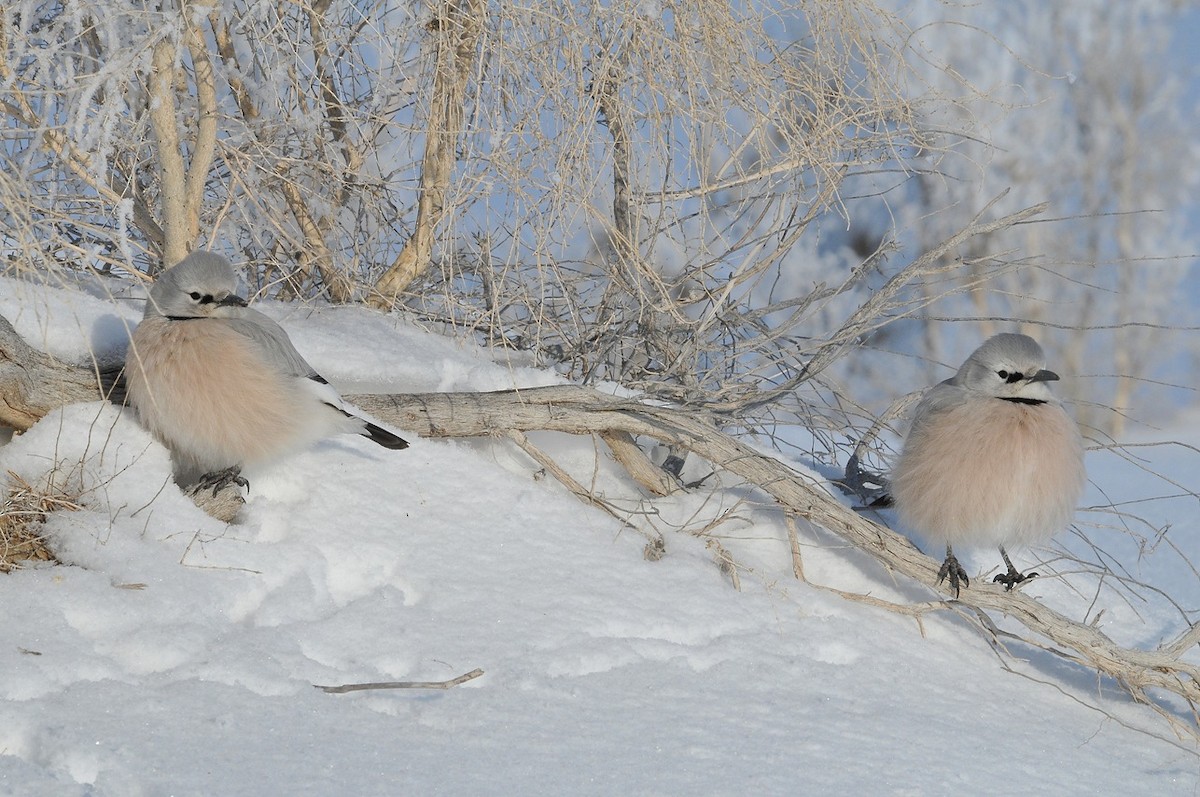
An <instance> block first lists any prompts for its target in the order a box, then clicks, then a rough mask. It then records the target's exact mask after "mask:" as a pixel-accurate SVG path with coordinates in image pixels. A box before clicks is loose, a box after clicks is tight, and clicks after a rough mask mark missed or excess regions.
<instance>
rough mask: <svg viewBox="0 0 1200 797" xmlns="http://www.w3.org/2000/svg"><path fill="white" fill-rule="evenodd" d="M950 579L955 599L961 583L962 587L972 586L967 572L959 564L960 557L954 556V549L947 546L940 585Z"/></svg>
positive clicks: (939, 573)
mask: <svg viewBox="0 0 1200 797" xmlns="http://www.w3.org/2000/svg"><path fill="white" fill-rule="evenodd" d="M947 576H948V577H949V578H950V589H952V590H954V597H956V598H957V597H958V591H959V583H960V582H961V584H962V586H964V587H969V586H971V579H969V578H967V571H966V570H963V566H962V565H960V564H959V563H958V557H956V556H955V555H954V549H952V548H951V547H950V546H949V545H947V546H946V561H944V562H942V567H941V569H939V570H938V583H939V584H941V583H942V582H943V581H945V580H946V577H947Z"/></svg>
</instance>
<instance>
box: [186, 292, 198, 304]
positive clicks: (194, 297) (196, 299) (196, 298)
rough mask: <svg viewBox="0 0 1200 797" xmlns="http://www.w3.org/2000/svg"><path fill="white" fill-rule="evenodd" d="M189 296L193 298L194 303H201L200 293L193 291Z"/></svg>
mask: <svg viewBox="0 0 1200 797" xmlns="http://www.w3.org/2000/svg"><path fill="white" fill-rule="evenodd" d="M188 296H191V297H192V300H193V301H196V302H198V301H200V291H192V292H191V293H189V294H188Z"/></svg>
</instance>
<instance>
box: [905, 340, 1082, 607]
mask: <svg viewBox="0 0 1200 797" xmlns="http://www.w3.org/2000/svg"><path fill="white" fill-rule="evenodd" d="M1058 379H1059V376H1058V374H1056V373H1055V372H1053V371H1050V370H1047V369H1046V357H1045V354H1044V353H1043V351H1042V347H1041V346H1040V345H1039V344H1038V343H1037V341H1035V340H1034V339H1033V338H1031V337H1029V336H1028V335H1020V334H1015V333H1011V332H1005V333H1001V334H998V335H994V336H993V337H991V338H988V340H986V341H985V342H984V343H983V345H981V346H980V347H979V348H978V349H976V350H975V351H974V352H973V353H972V354H971V356H970V357H968V358H967V359H966V361H965V362H964V363H963V364H962V367H960V368H959V369H958V372H957V373H956V374H955V375H954V376H953V377H951V378H950V379H947V380H946V381H944V382H941V383H940V384H938V385H935V386H934V387H933V388H931V389H930V390H929V391H928V392H927V393H926V394H925V396H924V397H923V398H922V399H921V401H920V402H919V403H918V404H917V408H916V410H915V411H914V412H913V416H912V423H911V426H910V428H909V431H908V435H907V437H906V439H905V441H904V445H903V448H902V450H901V452H900V456H899V458H898V459H897V461H896V464H895V466H894V467H893V469H892V473H891V484H890V489H891V496H892V501H893V505H894V506H895V508H896V511H897V514H898V516H899V518H900V520H901V522H902V523H903V524H904V525H905V526H906V527H908V528H910V529H913V530H916V531H918V532H923V533H924V535H925V536H926V537H928V538H929V539H930V540H932V541H935V542H939V543H945V545H946V558H945V560H944V561H943V563H942V566H941V568H940V570H939V571H938V583H939V584H940V583H942V581H944V580H945V579H946V578H949V580H950V588H951V590H952V591H953V593H954V596H955V598H958V597H959V596H960V584H961V586H970V579H969V578H968V577H967V573H966V571H965V570H964V569H963V567H962V565H961V564H960V563H959V561H958V559H957V558H956V557H955V555H954V546H955V545H961V546H984V545H994V546H996V547H998V548H999V549H1000V555H1001V556H1002V557H1003V558H1004V564H1005V566H1006V568H1007V572H1005V573H1000V574H998V575H997V576H996V577H995V579H993V580H994V581H995V582H997V583H1000V584H1003V585H1004V588H1005V589H1006V590H1011V589H1012V588H1013V587H1014V586H1015V585H1016V584H1019V583H1021V582H1023V581H1025V580H1027V579H1029V578H1033V577H1035V576H1036V575H1037V573H1028V574H1023V573H1021V572H1019V571H1018V570H1017V568H1015V567H1014V566H1013V563H1012V560H1011V559H1010V558H1009V555H1008V551H1007V550H1005V546H1009V545H1018V544H1030V543H1034V542H1038V541H1041V540H1044V539H1048V538H1049V537H1051V536H1053V535H1054V534H1055V533H1057V532H1059V531H1061V530H1062V529H1063V528H1065V527H1066V526H1067V525H1069V524H1070V522H1071V520H1072V518H1073V517H1074V514H1075V506H1076V504H1077V503H1078V502H1079V499H1080V497H1081V496H1082V495H1083V489H1084V485H1085V483H1086V481H1087V473H1086V470H1085V469H1084V462H1083V438H1082V436H1081V435H1080V433H1079V427H1078V426H1077V425H1076V424H1075V422H1074V421H1073V420H1072V419H1071V417H1070V416H1069V415H1068V414H1067V412H1066V410H1064V409H1063V406H1062V404H1061V402H1060V401H1059V400H1058V399H1057V398H1056V397H1055V396H1054V394H1053V393H1052V392H1051V390H1050V383H1051V382H1055V381H1058Z"/></svg>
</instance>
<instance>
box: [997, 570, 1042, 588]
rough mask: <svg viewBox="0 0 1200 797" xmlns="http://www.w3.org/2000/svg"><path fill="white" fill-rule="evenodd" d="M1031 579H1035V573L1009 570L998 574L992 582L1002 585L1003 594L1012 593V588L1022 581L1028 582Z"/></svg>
mask: <svg viewBox="0 0 1200 797" xmlns="http://www.w3.org/2000/svg"><path fill="white" fill-rule="evenodd" d="M1032 578H1037V573H1018V572H1017V571H1016V570H1015V569H1013V570H1009V571H1008V572H1007V573H999V574H997V575H996V577H995V578H993V579H992V581H993V582H994V583H996V584H1003V585H1004V591H1005V592H1012V588H1013V587H1015V586H1016V585H1017V584H1020V583H1021V582H1022V581H1029V580H1030V579H1032Z"/></svg>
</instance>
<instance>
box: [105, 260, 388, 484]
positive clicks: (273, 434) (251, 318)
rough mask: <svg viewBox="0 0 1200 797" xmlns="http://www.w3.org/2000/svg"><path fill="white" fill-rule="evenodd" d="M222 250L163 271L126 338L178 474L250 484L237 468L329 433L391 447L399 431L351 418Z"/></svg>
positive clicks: (145, 419) (140, 409)
mask: <svg viewBox="0 0 1200 797" xmlns="http://www.w3.org/2000/svg"><path fill="white" fill-rule="evenodd" d="M236 290H237V275H236V273H235V272H234V269H233V266H232V264H231V263H230V262H229V260H227V259H226V258H225V257H223V256H221V255H219V254H216V253H212V252H204V251H197V252H193V253H191V254H189V255H187V256H186V257H185V258H183V260H181V261H179V263H178V264H176V265H174V266H172V267H171V268H169V269H167V270H166V271H164V272H162V273H161V274H160V275H159V276H158V279H157V280H156V281H155V283H154V285H153V287H152V288H151V290H150V295H149V298H148V300H147V302H146V309H145V313H144V315H143V317H142V321H141V323H140V324H138V326H137V328H136V329H135V330H134V331H133V333H132V335H131V336H130V345H129V351H128V353H127V355H126V361H125V381H126V394H127V397H128V401H129V403H130V404H131V405H132V407H133V409H134V411H135V412H136V414H137V417H138V419H139V420H140V421H141V423H142V424H143V425H144V426H145V427H146V428H147V429H148V430H149V431H150V432H151V434H152V435H154V437H156V438H157V439H158V440H159V441H160V442H162V443H163V444H164V445H165V446H166V447H167V448H168V449H169V450H170V452H171V458H172V463H173V468H174V473H175V480H176V482H177V483H178V484H179V485H180V486H181V487H182V486H191V485H193V484H195V485H197V486H203V487H210V486H211V487H212V488H213V494H214V495H216V493H217V491H218V490H220V489H223V488H224V487H226V486H228V485H229V484H232V483H236V484H238V485H240V486H242V487H248V486H249V484H248V482H247V481H246V479H245V478H244V477H242V475H241V472H242V469H243V468H254V467H257V466H261V465H266V464H270V463H273V462H275V461H277V460H278V459H281V458H283V457H285V456H287V455H288V454H291V453H294V452H296V451H299V450H302V449H304V448H306V447H308V446H309V445H311V444H312V443H315V442H316V441H317V440H320V439H323V438H325V437H328V436H331V435H334V434H360V435H362V436H364V437H366V438H368V439H370V440H372V441H373V442H375V443H378V444H379V445H381V446H383V447H384V448H387V449H392V450H399V449H403V448H407V447H408V442H407V441H406V440H404V438H402V437H400V436H398V435H396V434H393V433H392V432H390V431H388V430H387V429H384V428H382V427H380V426H378V425H376V424H374V423H371V422H370V421H367V420H365V419H363V418H360V417H358V416H356V415H354V414H353V413H352V412H351V411H350V410H349V409H348V408H347V407H346V406H345V405H344V404H343V403H342V400H341V397H340V396H339V395H338V394H337V392H336V391H335V390H334V389H333V387H332V386H330V384H329V383H328V382H327V381H326V380H325V379H324V378H323V377H321V375H320V374H318V373H317V371H316V370H315V369H314V368H313V367H312V366H311V365H309V364H308V362H307V361H306V360H305V359H304V357H302V356H301V355H300V353H299V352H298V351H296V347H295V346H293V345H292V341H291V339H289V338H288V335H287V333H286V332H285V331H284V330H283V328H282V327H281V326H279V324H277V323H275V321H273V320H272V319H271V318H269V317H267V316H266V315H264V314H262V313H260V312H259V311H257V310H254V309H252V308H250V307H247V303H246V300H245V299H243V298H242V297H241V296H239V295H237V293H236Z"/></svg>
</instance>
